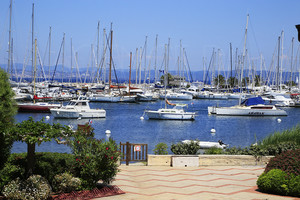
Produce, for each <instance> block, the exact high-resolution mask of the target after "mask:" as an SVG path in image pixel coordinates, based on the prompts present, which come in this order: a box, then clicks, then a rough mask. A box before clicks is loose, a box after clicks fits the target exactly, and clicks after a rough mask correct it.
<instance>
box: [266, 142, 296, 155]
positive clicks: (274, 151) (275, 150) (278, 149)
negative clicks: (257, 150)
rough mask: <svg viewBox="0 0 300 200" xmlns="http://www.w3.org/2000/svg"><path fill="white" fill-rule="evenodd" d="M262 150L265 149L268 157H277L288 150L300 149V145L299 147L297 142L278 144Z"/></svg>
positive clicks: (267, 146)
mask: <svg viewBox="0 0 300 200" xmlns="http://www.w3.org/2000/svg"><path fill="white" fill-rule="evenodd" d="M261 148H263V149H265V150H266V151H267V154H268V155H270V156H275V155H278V154H281V153H283V152H285V151H288V150H296V149H299V148H300V145H298V144H297V143H296V142H293V141H291V142H280V143H278V144H273V145H265V146H261Z"/></svg>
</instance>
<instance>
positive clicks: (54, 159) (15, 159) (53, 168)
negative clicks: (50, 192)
mask: <svg viewBox="0 0 300 200" xmlns="http://www.w3.org/2000/svg"><path fill="white" fill-rule="evenodd" d="M26 155H27V154H26V153H13V154H11V155H10V157H9V158H8V160H7V162H6V165H5V167H4V168H3V169H2V170H1V171H0V191H2V188H3V186H4V185H6V184H7V183H8V182H10V181H12V180H14V179H16V178H17V177H19V178H20V179H25V175H26V174H25V168H26V166H27V161H26ZM35 158H36V165H35V172H36V174H39V175H41V176H43V177H45V178H46V179H47V180H48V182H49V183H52V182H53V178H54V176H55V175H57V174H62V173H64V172H70V173H71V174H75V169H74V166H75V157H74V155H72V154H66V153H51V152H39V153H36V157H35Z"/></svg>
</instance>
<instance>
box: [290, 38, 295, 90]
mask: <svg viewBox="0 0 300 200" xmlns="http://www.w3.org/2000/svg"><path fill="white" fill-rule="evenodd" d="M293 54H294V37H293V38H292V55H291V75H290V84H289V86H290V90H291V88H292V78H293Z"/></svg>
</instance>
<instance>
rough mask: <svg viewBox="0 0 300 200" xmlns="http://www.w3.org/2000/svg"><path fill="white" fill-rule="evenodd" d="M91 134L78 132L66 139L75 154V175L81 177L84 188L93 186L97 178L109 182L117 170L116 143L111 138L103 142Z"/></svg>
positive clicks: (117, 154)
mask: <svg viewBox="0 0 300 200" xmlns="http://www.w3.org/2000/svg"><path fill="white" fill-rule="evenodd" d="M93 136H94V134H93V133H91V134H90V135H89V136H86V135H83V134H80V133H78V134H76V135H74V138H73V139H72V140H70V141H68V144H69V145H70V147H71V149H72V151H73V154H74V156H75V157H74V160H75V169H76V174H75V176H76V177H79V178H80V179H81V181H82V187H83V188H84V189H93V188H95V187H96V184H97V182H98V181H99V180H102V181H103V182H104V183H105V184H109V183H110V182H111V181H112V180H113V178H114V177H115V176H116V174H117V172H118V164H117V162H118V159H119V156H120V151H119V150H118V145H117V144H116V143H115V141H114V140H112V139H109V141H107V142H105V141H104V140H98V139H95V138H94V137H93Z"/></svg>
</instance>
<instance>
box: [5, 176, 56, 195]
mask: <svg viewBox="0 0 300 200" xmlns="http://www.w3.org/2000/svg"><path fill="white" fill-rule="evenodd" d="M50 193H51V187H50V185H49V184H48V182H47V180H46V179H45V178H43V177H41V176H40V175H33V176H30V177H29V178H28V179H27V180H25V181H22V180H20V178H17V179H16V180H13V181H11V182H10V183H9V184H8V185H6V186H5V187H4V189H3V194H4V196H5V197H6V198H8V199H32V200H42V199H47V198H48V197H49V196H50Z"/></svg>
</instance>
